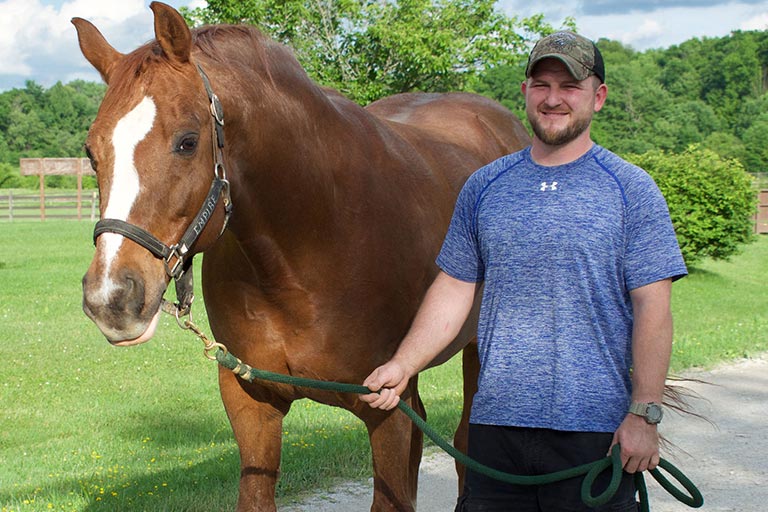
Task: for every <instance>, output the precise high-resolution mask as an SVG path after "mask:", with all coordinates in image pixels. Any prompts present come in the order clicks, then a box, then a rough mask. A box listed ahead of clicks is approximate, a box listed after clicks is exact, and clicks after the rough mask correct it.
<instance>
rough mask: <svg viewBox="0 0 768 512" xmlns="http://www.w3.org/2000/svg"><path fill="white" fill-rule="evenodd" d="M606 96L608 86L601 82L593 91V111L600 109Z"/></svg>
mask: <svg viewBox="0 0 768 512" xmlns="http://www.w3.org/2000/svg"><path fill="white" fill-rule="evenodd" d="M607 97H608V86H607V85H605V84H604V83H601V84H600V85H599V86H598V88H597V90H596V91H595V112H600V109H602V108H603V105H605V100H606V98H607Z"/></svg>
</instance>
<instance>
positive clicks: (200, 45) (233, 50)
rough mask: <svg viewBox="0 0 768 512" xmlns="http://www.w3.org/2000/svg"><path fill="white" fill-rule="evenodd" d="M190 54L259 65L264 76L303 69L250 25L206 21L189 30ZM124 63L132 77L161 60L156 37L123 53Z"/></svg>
mask: <svg viewBox="0 0 768 512" xmlns="http://www.w3.org/2000/svg"><path fill="white" fill-rule="evenodd" d="M192 47H193V50H192V51H193V55H194V54H195V53H197V56H198V57H199V56H202V57H203V58H206V59H210V60H213V61H217V62H221V63H224V64H226V65H229V66H236V65H244V66H247V67H249V68H251V69H261V70H263V71H264V72H265V73H266V75H267V76H268V77H271V76H272V75H273V74H276V73H277V72H279V71H288V72H291V73H295V72H296V71H297V70H301V72H303V70H302V68H301V66H300V65H299V64H298V62H297V61H296V59H295V57H294V56H293V52H292V51H291V50H290V49H289V48H287V47H286V46H284V45H282V44H280V43H278V42H276V41H274V40H273V39H271V38H270V37H269V36H267V35H265V34H264V33H263V32H261V31H260V30H259V29H258V28H256V27H254V26H250V25H206V26H204V27H200V28H197V29H194V30H192ZM125 58H126V60H125V67H124V69H126V70H128V73H130V74H132V75H133V78H138V77H140V76H142V75H143V74H144V73H145V72H146V71H147V69H148V68H149V67H150V66H152V65H154V64H157V63H160V62H162V61H163V60H165V57H164V55H163V52H162V50H161V48H160V45H159V43H158V42H157V41H155V40H152V41H149V42H148V43H146V44H145V45H143V46H141V47H139V48H137V49H136V50H134V51H133V52H131V53H129V54H127V55H126V56H125Z"/></svg>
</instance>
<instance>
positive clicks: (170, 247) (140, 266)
mask: <svg viewBox="0 0 768 512" xmlns="http://www.w3.org/2000/svg"><path fill="white" fill-rule="evenodd" d="M151 8H152V10H153V12H154V15H155V37H156V40H155V41H152V42H150V43H148V44H147V45H145V46H143V47H141V48H139V49H137V50H135V51H134V52H132V53H130V54H127V55H123V54H121V53H120V52H118V51H117V50H115V49H114V48H113V47H112V46H110V45H109V43H107V41H106V40H105V39H104V37H103V36H102V35H101V33H100V32H99V31H98V30H97V29H96V28H95V27H94V26H93V25H92V24H91V23H89V22H87V21H85V20H83V19H79V18H75V19H73V20H72V22H73V23H74V25H75V27H76V28H77V33H78V38H79V42H80V48H81V49H82V52H83V55H85V58H86V59H88V61H89V62H90V63H91V64H92V65H93V66H94V67H95V68H96V69H97V70H98V71H99V73H100V74H101V76H102V78H103V79H104V81H105V82H106V83H107V84H108V89H107V92H106V95H105V97H104V100H103V102H102V104H101V107H100V109H99V113H98V115H97V117H96V120H95V121H94V123H93V125H92V127H91V129H90V132H89V134H88V139H87V143H86V151H87V153H88V157H89V158H90V159H91V162H92V165H93V167H94V169H95V171H96V174H97V177H98V184H99V192H100V201H101V204H100V210H101V219H102V221H100V222H99V224H97V226H96V231H95V233H94V240H95V243H96V253H95V255H94V258H93V261H92V262H91V265H90V267H89V269H88V272H87V273H86V274H85V277H84V278H83V309H84V310H85V313H86V314H87V315H88V316H89V317H90V318H91V319H92V320H93V321H94V322H95V323H96V325H97V326H98V327H99V329H101V331H102V332H103V333H104V335H105V336H106V337H107V339H108V340H109V341H110V342H111V343H114V344H119V345H129V344H136V343H141V342H143V341H146V340H147V339H149V338H151V337H152V335H153V334H154V329H155V326H156V325H157V319H158V316H159V312H160V307H161V303H162V297H163V294H164V292H165V289H166V287H167V285H168V283H169V281H170V279H171V277H178V275H179V273H180V272H181V271H182V270H183V269H184V267H185V266H186V265H188V263H189V261H190V260H189V259H188V258H189V257H190V256H191V254H193V253H195V252H200V251H201V250H203V249H205V248H206V247H207V246H209V245H210V244H212V243H213V242H214V241H215V239H216V238H217V236H218V235H219V233H220V232H221V230H222V229H223V226H224V224H225V214H224V207H223V205H222V204H220V203H219V204H218V205H217V200H218V195H219V189H216V190H214V188H215V187H212V185H211V183H212V182H213V183H214V185H218V186H225V185H226V183H225V182H223V180H220V179H218V178H221V177H222V176H221V174H222V173H223V166H222V165H221V164H220V162H221V160H220V159H219V157H220V150H219V147H220V146H217V139H218V138H219V137H217V135H216V134H217V130H216V128H218V129H219V130H221V126H217V125H216V121H215V119H214V117H213V116H212V114H211V108H210V107H211V105H212V104H213V103H214V102H213V100H212V99H211V91H210V87H206V84H205V83H204V80H206V81H207V78H204V73H203V72H202V71H199V70H198V68H197V66H196V64H195V63H194V62H193V61H192V57H191V51H192V36H191V33H190V31H189V29H188V28H187V26H186V24H185V22H184V20H183V18H182V17H181V16H180V15H179V13H177V12H176V11H175V10H174V9H172V8H171V7H169V6H167V5H164V4H160V3H158V2H153V3H152V5H151ZM213 98H215V96H213ZM215 101H216V102H218V100H217V99H216V100H215ZM218 133H219V135H220V136H221V137H223V131H219V132H218ZM222 140H223V139H222ZM222 184H223V185H222ZM206 194H208V195H206ZM201 205H202V206H201ZM207 221H210V222H207Z"/></svg>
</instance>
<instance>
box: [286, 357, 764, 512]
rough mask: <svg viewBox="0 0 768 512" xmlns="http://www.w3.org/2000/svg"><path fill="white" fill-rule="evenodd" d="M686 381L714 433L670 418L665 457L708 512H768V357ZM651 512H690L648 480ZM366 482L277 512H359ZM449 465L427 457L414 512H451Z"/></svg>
mask: <svg viewBox="0 0 768 512" xmlns="http://www.w3.org/2000/svg"><path fill="white" fill-rule="evenodd" d="M686 376H687V377H691V378H696V379H700V380H703V381H706V382H708V383H709V384H698V383H689V384H687V385H686V386H687V387H689V388H691V389H692V390H694V391H696V392H697V393H699V394H700V395H701V396H702V397H703V398H704V399H705V400H697V401H696V402H695V404H694V407H695V409H696V411H697V412H699V413H701V414H703V415H704V416H706V417H707V418H709V419H710V420H711V421H712V422H713V423H714V424H715V426H713V425H711V424H710V423H708V422H706V421H702V420H699V419H696V418H693V417H690V416H679V415H676V414H674V413H668V414H667V415H666V416H665V418H664V421H663V423H662V429H661V431H662V433H663V434H664V435H665V436H666V437H667V438H669V439H670V440H671V441H672V442H673V443H674V444H675V445H676V447H677V449H675V450H674V451H673V452H670V453H664V454H662V456H663V457H664V458H666V459H667V460H669V461H670V462H672V463H673V464H674V465H675V466H677V467H678V468H679V469H680V470H681V471H683V473H685V474H686V475H687V476H688V477H689V478H690V479H691V480H692V481H693V482H694V484H696V486H697V487H698V488H699V490H701V493H702V494H703V495H704V506H703V507H702V508H701V509H700V510H703V511H707V512H715V511H717V512H725V511H728V512H764V511H768V354H763V355H761V356H759V357H756V358H754V359H748V360H743V361H739V362H736V363H732V364H728V365H724V366H720V367H718V368H716V369H714V370H712V371H707V372H703V371H702V372H689V373H688V374H686ZM646 482H647V483H648V492H649V495H650V501H651V510H652V511H653V512H683V511H690V510H693V509H691V508H689V507H687V506H686V505H683V504H682V503H679V502H678V501H676V500H675V499H674V498H673V497H671V496H670V495H668V494H667V493H666V491H664V490H663V489H662V488H661V487H660V486H659V485H658V484H657V483H656V481H655V480H653V478H651V477H650V476H648V477H646ZM371 486H372V484H371V482H368V483H367V484H358V483H353V484H345V485H341V486H339V487H337V488H336V489H334V490H333V491H332V492H325V493H320V494H318V495H316V496H314V497H312V498H310V499H307V500H305V501H303V502H301V503H296V504H291V505H286V506H284V507H282V508H281V509H280V510H281V511H282V512H364V511H367V510H370V506H371V497H372V490H371ZM456 493H457V490H456V475H455V472H454V469H453V461H452V459H450V458H449V457H448V456H447V455H445V454H444V453H443V452H436V451H432V452H429V453H427V454H425V456H424V459H423V460H422V464H421V471H420V478H419V498H418V500H419V501H418V503H419V508H418V510H419V512H450V511H452V510H453V507H454V504H455V501H456Z"/></svg>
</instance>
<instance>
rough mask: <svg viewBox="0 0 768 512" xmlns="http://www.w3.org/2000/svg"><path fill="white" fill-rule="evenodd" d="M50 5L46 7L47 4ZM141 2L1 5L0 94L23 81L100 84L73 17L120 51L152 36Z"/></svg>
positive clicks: (37, 0)
mask: <svg viewBox="0 0 768 512" xmlns="http://www.w3.org/2000/svg"><path fill="white" fill-rule="evenodd" d="M48 3H50V2H48ZM147 3H148V2H145V1H144V0H120V1H104V0H70V1H66V0H65V1H64V2H60V3H57V5H56V6H53V5H48V4H44V3H43V2H42V1H41V0H2V1H0V62H2V63H3V65H2V66H0V90H3V89H7V88H10V87H22V86H23V83H24V81H25V80H34V81H36V82H38V83H40V84H42V85H44V86H50V85H53V84H54V83H55V82H57V81H62V82H68V81H71V80H73V79H76V78H83V79H86V80H93V81H98V80H99V77H98V74H97V73H96V72H95V71H94V70H93V69H92V68H91V66H90V64H88V62H87V61H86V60H85V58H84V57H83V56H82V54H81V53H80V48H79V46H78V44H77V32H76V31H75V27H74V26H73V25H72V23H71V22H70V20H71V19H72V18H73V17H80V18H85V19H87V20H89V21H91V22H92V23H93V24H94V25H96V26H97V27H98V29H99V30H100V31H101V32H102V33H103V34H104V36H105V37H106V38H107V40H108V41H109V42H110V43H111V44H112V45H113V46H114V47H115V48H116V49H117V50H119V51H121V52H128V51H131V50H133V49H134V48H136V47H137V46H139V45H140V44H142V43H143V42H145V41H147V40H149V39H150V38H151V37H152V27H153V23H152V12H151V11H150V10H149V8H148V6H147Z"/></svg>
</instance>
